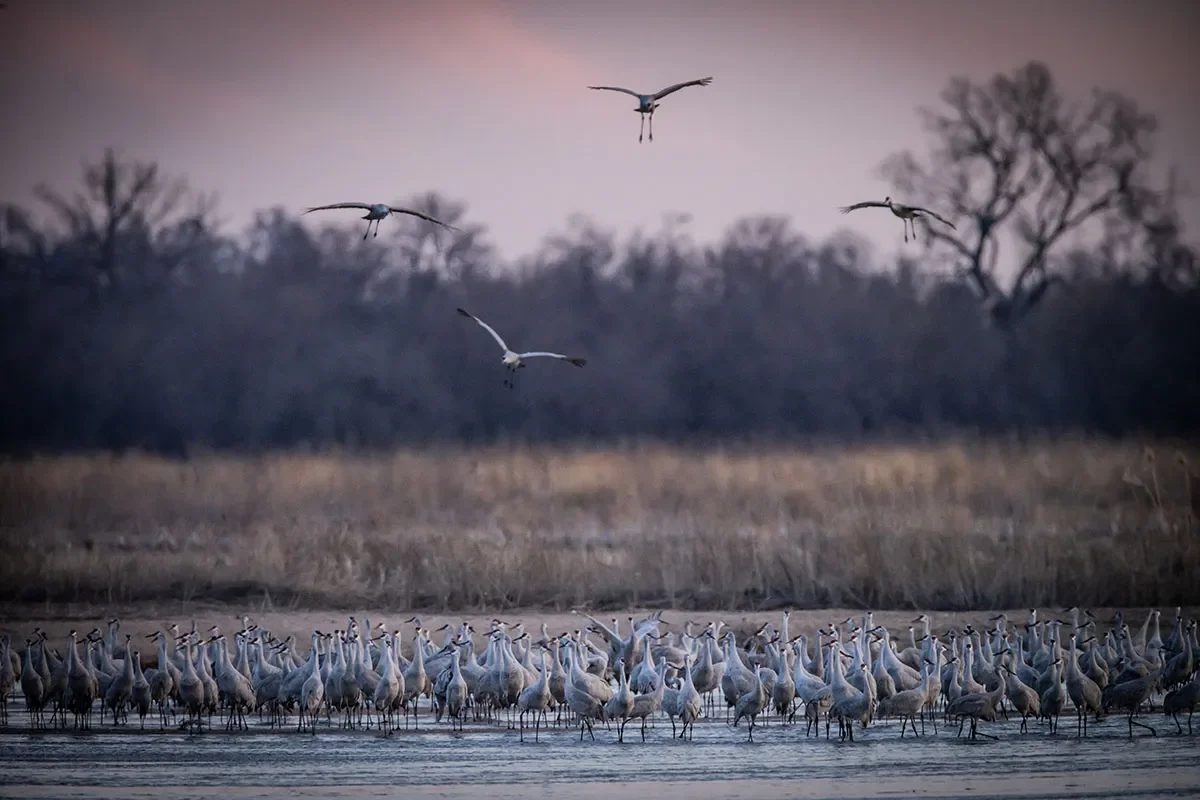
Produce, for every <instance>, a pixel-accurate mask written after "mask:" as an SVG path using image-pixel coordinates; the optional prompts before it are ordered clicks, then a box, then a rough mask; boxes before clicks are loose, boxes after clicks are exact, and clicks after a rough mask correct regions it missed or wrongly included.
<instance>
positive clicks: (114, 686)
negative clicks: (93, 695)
mask: <svg viewBox="0 0 1200 800" xmlns="http://www.w3.org/2000/svg"><path fill="white" fill-rule="evenodd" d="M132 699H133V661H132V659H130V658H128V657H126V659H125V666H124V667H123V668H122V669H121V674H120V675H118V676H116V677H115V678H114V679H113V680H112V681H111V682H109V684H108V691H106V692H105V693H104V707H105V708H107V709H109V710H110V711H112V718H113V725H117V724H119V723H120V722H121V716H122V714H124V715H125V717H126V719H128V713H127V712H126V709H127V708H128V707H129V703H130V701H131V700H132Z"/></svg>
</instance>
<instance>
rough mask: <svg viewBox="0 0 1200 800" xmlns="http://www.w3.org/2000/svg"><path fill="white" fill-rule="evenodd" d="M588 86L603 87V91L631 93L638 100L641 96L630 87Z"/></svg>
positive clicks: (592, 87) (590, 87)
mask: <svg viewBox="0 0 1200 800" xmlns="http://www.w3.org/2000/svg"><path fill="white" fill-rule="evenodd" d="M588 88H589V89H603V90H604V91H608V92H624V93H625V94H629V95H633V96H634V97H636V98H638V99H639V100H640V99H641V98H642V96H641V95H640V94H638V93H637V92H635V91H633V90H632V89H622V88H621V87H620V86H589V87H588Z"/></svg>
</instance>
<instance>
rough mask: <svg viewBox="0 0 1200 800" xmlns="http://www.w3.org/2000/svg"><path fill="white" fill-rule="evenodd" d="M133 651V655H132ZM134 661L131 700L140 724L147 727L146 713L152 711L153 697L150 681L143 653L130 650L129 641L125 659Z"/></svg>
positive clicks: (143, 728) (143, 727)
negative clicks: (146, 672)
mask: <svg viewBox="0 0 1200 800" xmlns="http://www.w3.org/2000/svg"><path fill="white" fill-rule="evenodd" d="M131 653H132V655H130V654H131ZM130 660H132V661H133V688H132V690H131V691H130V702H131V703H132V705H133V707H134V708H135V709H136V710H137V713H138V725H139V726H140V727H141V729H142V730H145V729H146V715H147V714H149V713H150V706H151V704H152V703H153V698H152V697H151V694H150V682H149V681H148V680H146V675H145V673H144V672H142V654H141V653H140V652H138V651H137V650H133V651H130V650H129V649H128V643H127V644H126V650H125V661H126V662H128V661H130Z"/></svg>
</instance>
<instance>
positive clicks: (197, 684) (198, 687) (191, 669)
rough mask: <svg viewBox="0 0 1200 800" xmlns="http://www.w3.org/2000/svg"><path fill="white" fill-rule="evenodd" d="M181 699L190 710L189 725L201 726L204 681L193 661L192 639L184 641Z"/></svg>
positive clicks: (180, 686) (180, 684) (180, 683)
mask: <svg viewBox="0 0 1200 800" xmlns="http://www.w3.org/2000/svg"><path fill="white" fill-rule="evenodd" d="M179 701H180V703H181V704H182V705H183V707H184V708H185V709H187V712H188V725H189V727H191V726H192V725H194V726H195V727H196V728H200V727H201V725H202V724H203V723H202V722H201V720H200V715H201V713H202V712H203V711H204V682H203V681H201V680H200V675H199V674H198V673H197V672H196V665H195V664H194V663H192V640H191V637H188V639H187V641H185V642H184V655H183V674H182V676H181V677H180V680H179Z"/></svg>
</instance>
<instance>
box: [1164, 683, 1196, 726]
mask: <svg viewBox="0 0 1200 800" xmlns="http://www.w3.org/2000/svg"><path fill="white" fill-rule="evenodd" d="M1197 702H1200V672H1197V673H1196V675H1195V676H1194V677H1193V678H1192V679H1191V680H1190V681H1189V682H1188V683H1185V684H1184V685H1183V686H1180V687H1179V688H1178V689H1174V690H1172V691H1170V692H1167V696H1166V697H1164V698H1163V714H1164V715H1165V716H1168V717H1170V718H1171V719H1173V720H1175V730H1176V731H1177V732H1178V733H1180V734H1182V733H1183V727H1182V726H1181V725H1180V724H1179V715H1180V713H1182V712H1184V711H1186V712H1187V715H1188V720H1187V722H1188V736H1191V735H1192V714H1193V713H1195V711H1196V705H1197Z"/></svg>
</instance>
